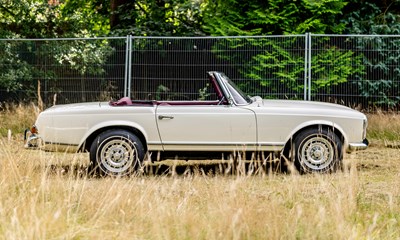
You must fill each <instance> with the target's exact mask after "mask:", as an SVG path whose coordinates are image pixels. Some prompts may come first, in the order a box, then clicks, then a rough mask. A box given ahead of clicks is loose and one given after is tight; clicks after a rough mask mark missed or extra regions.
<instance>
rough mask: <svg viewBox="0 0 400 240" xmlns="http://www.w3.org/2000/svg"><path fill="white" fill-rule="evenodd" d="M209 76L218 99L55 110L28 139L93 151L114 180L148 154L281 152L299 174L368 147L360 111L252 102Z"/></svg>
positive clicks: (325, 168) (331, 165) (221, 78)
mask: <svg viewBox="0 0 400 240" xmlns="http://www.w3.org/2000/svg"><path fill="white" fill-rule="evenodd" d="M208 76H209V81H210V83H209V85H208V86H212V89H213V90H212V92H213V96H215V99H211V100H197V101H156V100H150V101H147V100H131V99H129V98H122V99H120V100H119V101H115V102H95V103H78V104H67V105H57V106H53V107H51V108H49V109H47V110H45V111H43V112H42V113H40V115H39V117H38V119H37V121H36V123H35V128H34V130H33V133H34V134H33V136H31V139H36V138H39V137H40V138H41V139H42V142H43V143H44V145H43V146H42V147H43V148H45V149H49V148H51V149H53V150H54V149H58V150H64V149H65V147H68V148H69V149H70V150H73V151H89V152H90V158H91V161H92V163H93V164H94V165H96V166H98V167H99V168H100V169H101V170H102V172H103V173H106V174H110V175H123V174H127V173H130V172H132V171H135V170H137V166H138V165H140V164H141V162H142V161H143V159H144V157H145V155H146V153H151V152H158V153H174V154H176V155H179V154H180V153H187V152H195V153H199V154H200V153H208V152H234V151H236V152H238V151H246V152H247V151H250V152H260V151H268V152H278V153H281V155H282V156H285V157H287V158H291V159H293V161H294V163H295V164H296V166H297V168H298V170H299V171H301V172H330V171H333V170H335V169H337V168H338V165H340V163H341V160H342V158H343V152H344V151H348V152H351V151H354V150H360V149H361V150H362V149H365V148H366V147H367V146H368V143H367V141H366V127H367V118H366V116H365V115H364V114H362V113H361V112H358V111H356V110H353V109H351V108H348V107H345V106H341V105H337V104H330V103H322V102H311V101H292V100H264V99H261V98H260V97H249V96H246V95H245V94H244V93H243V92H242V91H241V90H240V89H239V88H238V87H237V86H236V85H235V84H234V83H233V82H232V81H231V80H230V79H229V78H228V77H227V76H226V75H225V74H224V73H221V72H208ZM36 132H38V133H36ZM29 145H33V144H31V143H28V144H27V146H29Z"/></svg>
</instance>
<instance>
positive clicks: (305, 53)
mask: <svg viewBox="0 0 400 240" xmlns="http://www.w3.org/2000/svg"><path fill="white" fill-rule="evenodd" d="M304 40H305V41H304V42H305V45H304V100H307V79H308V76H307V73H308V72H307V68H308V33H305V34H304Z"/></svg>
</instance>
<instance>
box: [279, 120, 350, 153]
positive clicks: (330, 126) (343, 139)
mask: <svg viewBox="0 0 400 240" xmlns="http://www.w3.org/2000/svg"><path fill="white" fill-rule="evenodd" d="M315 128H316V129H320V128H321V129H327V130H332V131H333V132H334V133H335V134H336V135H337V136H338V137H339V138H340V141H341V142H342V144H343V146H346V145H347V137H346V135H345V134H344V131H343V129H342V128H341V127H339V126H337V125H335V124H332V123H326V122H324V123H313V124H308V125H305V126H302V127H299V128H298V129H296V130H295V131H294V132H293V133H292V134H291V135H290V136H289V137H288V139H287V140H286V143H285V146H284V148H283V151H284V152H286V151H288V150H290V146H291V144H292V143H293V141H294V139H296V137H297V136H298V135H299V134H300V133H301V132H303V131H306V130H308V129H315Z"/></svg>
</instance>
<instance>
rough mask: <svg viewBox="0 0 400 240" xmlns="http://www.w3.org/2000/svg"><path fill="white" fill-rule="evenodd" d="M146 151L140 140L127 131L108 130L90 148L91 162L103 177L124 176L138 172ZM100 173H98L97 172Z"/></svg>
mask: <svg viewBox="0 0 400 240" xmlns="http://www.w3.org/2000/svg"><path fill="white" fill-rule="evenodd" d="M144 155H145V150H144V147H143V144H142V142H141V141H140V139H139V138H138V137H137V136H136V135H134V134H133V133H131V132H129V131H126V130H119V129H118V130H117V129H114V130H108V131H106V132H103V133H101V134H100V135H99V136H98V137H96V139H95V141H93V143H92V145H91V147H90V161H91V164H92V166H93V167H94V169H95V170H100V171H99V173H100V174H101V175H105V174H106V175H111V176H124V175H127V174H130V173H132V172H134V171H135V170H138V169H139V168H140V167H141V165H142V162H143V159H144ZM96 172H98V171H96Z"/></svg>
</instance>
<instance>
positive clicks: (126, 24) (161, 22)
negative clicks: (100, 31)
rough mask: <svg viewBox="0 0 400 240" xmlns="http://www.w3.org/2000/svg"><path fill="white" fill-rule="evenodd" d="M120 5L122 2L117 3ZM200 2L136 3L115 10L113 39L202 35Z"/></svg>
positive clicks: (150, 0) (157, 0)
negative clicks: (131, 36) (118, 37)
mask: <svg viewBox="0 0 400 240" xmlns="http://www.w3.org/2000/svg"><path fill="white" fill-rule="evenodd" d="M120 1H122V0H120ZM200 14H201V2H200V1H187V0H136V1H128V2H124V1H122V2H120V4H119V5H118V6H114V11H113V19H114V20H113V23H114V24H113V26H112V34H113V35H118V36H121V35H128V34H130V35H133V36H188V35H189V36H195V35H202V34H203V33H202V32H201V31H200V29H201V28H200V25H201V23H202V22H201V17H200Z"/></svg>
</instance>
